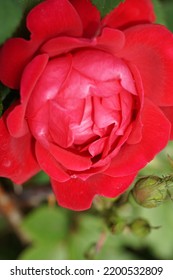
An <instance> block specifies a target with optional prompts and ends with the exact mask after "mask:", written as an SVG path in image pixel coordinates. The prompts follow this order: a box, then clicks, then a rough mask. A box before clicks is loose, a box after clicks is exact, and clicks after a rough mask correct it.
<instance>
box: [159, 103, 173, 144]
mask: <svg viewBox="0 0 173 280" xmlns="http://www.w3.org/2000/svg"><path fill="white" fill-rule="evenodd" d="M160 109H161V110H162V112H163V113H164V114H165V116H166V117H167V118H168V120H169V121H170V123H171V125H172V127H171V135H170V139H171V140H173V106H169V107H161V108H160Z"/></svg>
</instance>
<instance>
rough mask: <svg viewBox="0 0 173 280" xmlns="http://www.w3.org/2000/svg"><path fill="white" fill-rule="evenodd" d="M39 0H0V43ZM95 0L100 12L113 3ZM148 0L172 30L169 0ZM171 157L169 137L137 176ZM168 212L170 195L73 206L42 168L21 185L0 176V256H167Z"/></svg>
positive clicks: (159, 170)
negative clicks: (143, 202) (152, 204)
mask: <svg viewBox="0 0 173 280" xmlns="http://www.w3.org/2000/svg"><path fill="white" fill-rule="evenodd" d="M39 2H40V1H38V0H37V1H36V0H35V1H34V0H32V1H28V0H18V1H17V0H16V1H12V0H8V1H2V0H0V24H1V26H4V28H3V30H2V29H1V31H0V43H3V42H4V41H5V40H6V39H7V38H9V37H11V36H13V35H15V34H22V33H24V32H25V31H24V30H23V29H22V28H21V26H23V19H24V15H25V14H26V11H28V10H29V9H30V8H31V7H32V6H34V5H35V4H37V3H39ZM95 2H97V4H98V6H99V5H100V6H99V7H100V9H102V13H103V12H104V9H107V10H109V8H110V7H112V6H111V5H112V3H113V1H107V2H106V1H101V0H100V1H95ZM115 2H116V3H117V1H115ZM115 2H114V3H115ZM5 3H6V4H5ZM103 3H104V5H107V4H105V3H110V6H103ZM153 3H154V5H155V11H156V14H157V22H158V23H161V24H165V25H166V26H167V27H168V28H169V29H170V30H172V31H173V21H172V16H173V1H171V0H167V1H166V0H164V1H158V0H157V1H156V0H153ZM4 22H6V24H4ZM3 90H4V92H5V90H6V89H3ZM168 155H169V157H168ZM171 158H173V143H172V142H170V143H169V144H168V146H167V147H166V148H165V149H164V150H163V151H162V152H161V153H160V154H159V155H157V156H156V157H155V158H154V160H153V161H152V162H151V163H150V164H148V166H146V167H145V168H144V169H143V170H141V172H140V174H139V177H140V176H144V175H147V176H148V175H157V176H163V175H170V174H172V173H173V163H172V160H171ZM132 187H133V186H132ZM172 213H173V202H172V200H171V199H168V201H167V202H165V203H163V204H162V205H161V206H159V207H157V208H152V209H146V208H143V207H141V206H139V205H137V203H136V202H135V201H134V199H133V198H132V196H131V195H130V196H129V195H128V193H125V194H124V195H123V196H121V197H119V198H117V199H103V198H101V197H96V199H95V200H94V203H93V206H92V208H91V209H90V210H88V211H83V212H74V211H70V210H67V209H63V208H61V207H59V206H58V205H57V204H56V202H55V198H54V196H53V194H52V191H51V187H50V184H49V178H48V177H47V176H46V175H45V174H44V173H42V172H41V173H40V174H38V175H37V176H35V177H34V178H32V179H31V180H30V181H28V182H27V183H26V184H24V186H16V185H13V184H12V182H10V181H9V180H6V179H4V178H1V179H0V259H1V260H3V259H26V260H28V259H30V260H32V259H70V260H72V259H77V260H79V259H108V260H109V259H118V260H121V259H131V260H138V259H159V260H165V259H171V260H172V259H173V233H172V232H173V215H172Z"/></svg>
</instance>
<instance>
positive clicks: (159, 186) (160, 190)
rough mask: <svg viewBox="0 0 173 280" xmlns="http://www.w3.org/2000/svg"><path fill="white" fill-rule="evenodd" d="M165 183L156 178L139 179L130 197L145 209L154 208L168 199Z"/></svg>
mask: <svg viewBox="0 0 173 280" xmlns="http://www.w3.org/2000/svg"><path fill="white" fill-rule="evenodd" d="M166 184H167V183H166V182H165V181H164V179H162V178H160V177H158V176H148V177H143V178H141V179H139V180H138V181H137V182H136V184H135V186H134V188H133V189H132V195H133V197H134V199H135V201H136V202H137V203H138V204H139V205H141V206H143V207H146V208H154V207H157V206H159V205H161V204H162V203H163V202H164V201H165V200H166V199H167V197H168V192H167V185H166Z"/></svg>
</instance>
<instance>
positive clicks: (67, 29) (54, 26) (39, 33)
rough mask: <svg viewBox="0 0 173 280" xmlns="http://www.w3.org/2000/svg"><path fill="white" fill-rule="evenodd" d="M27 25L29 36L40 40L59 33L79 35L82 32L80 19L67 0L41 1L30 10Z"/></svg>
mask: <svg viewBox="0 0 173 280" xmlns="http://www.w3.org/2000/svg"><path fill="white" fill-rule="evenodd" d="M38 19H39V20H38ZM27 27H28V29H29V30H30V32H31V36H32V37H31V38H37V40H39V41H40V42H43V41H46V40H48V39H50V38H53V37H56V36H58V35H60V34H61V35H68V36H81V35H82V32H83V28H82V23H81V19H80V17H79V15H78V13H77V12H76V10H75V8H74V7H73V6H72V5H71V3H70V2H69V1H68V0H61V1H57V0H51V1H50V0H49V1H43V2H41V3H40V4H39V5H37V6H35V7H34V8H33V9H32V10H31V11H30V13H29V15H28V17H27Z"/></svg>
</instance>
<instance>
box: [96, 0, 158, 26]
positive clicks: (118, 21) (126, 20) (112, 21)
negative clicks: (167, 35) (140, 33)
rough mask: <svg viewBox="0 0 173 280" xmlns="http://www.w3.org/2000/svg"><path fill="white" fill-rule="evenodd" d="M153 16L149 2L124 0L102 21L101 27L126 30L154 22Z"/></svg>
mask: <svg viewBox="0 0 173 280" xmlns="http://www.w3.org/2000/svg"><path fill="white" fill-rule="evenodd" d="M154 20H155V14H154V8H153V5H152V2H151V0H140V1H139V0H126V1H125V2H123V3H121V4H120V5H119V6H118V7H116V8H115V9H114V10H113V11H112V12H111V13H109V14H108V15H107V16H106V17H105V18H104V19H103V22H102V23H103V25H104V26H109V27H112V28H122V29H123V28H126V27H129V26H132V25H136V24H139V23H146V22H148V23H149V22H154Z"/></svg>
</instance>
